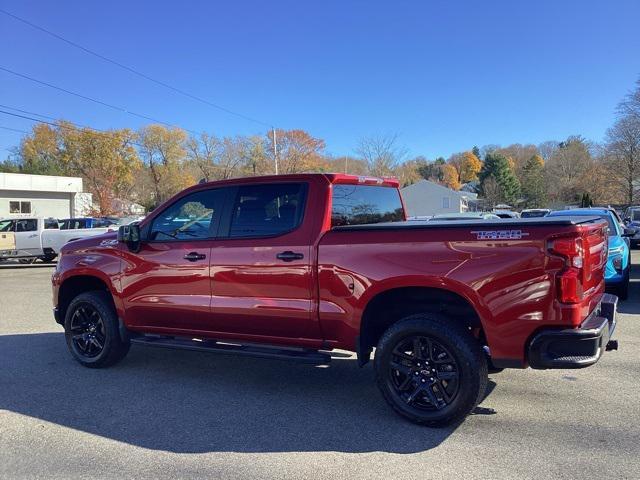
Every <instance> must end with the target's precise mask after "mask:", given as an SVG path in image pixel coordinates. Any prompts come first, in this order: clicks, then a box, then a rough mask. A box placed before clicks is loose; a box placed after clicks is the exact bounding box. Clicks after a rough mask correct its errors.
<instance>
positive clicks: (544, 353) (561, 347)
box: [529, 293, 618, 369]
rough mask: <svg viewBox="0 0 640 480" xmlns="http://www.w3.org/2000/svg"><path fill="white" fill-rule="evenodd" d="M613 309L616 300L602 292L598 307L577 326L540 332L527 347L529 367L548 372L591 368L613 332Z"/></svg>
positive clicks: (616, 305)
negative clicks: (562, 369) (552, 369)
mask: <svg viewBox="0 0 640 480" xmlns="http://www.w3.org/2000/svg"><path fill="white" fill-rule="evenodd" d="M617 308H618V297H616V296H615V295H611V294H609V293H605V294H604V295H603V296H602V300H601V302H600V305H599V306H598V308H596V309H595V310H594V311H593V312H591V314H590V315H589V316H588V317H587V319H586V320H585V321H584V322H583V323H582V325H580V327H578V328H575V329H565V330H550V329H549V330H542V331H541V332H539V333H538V334H537V335H536V336H535V337H533V340H531V343H530V344H529V366H531V368H536V369H548V368H584V367H588V366H590V365H593V364H594V363H596V362H597V361H598V360H599V359H600V357H601V356H602V354H603V353H604V351H605V350H606V349H607V345H608V344H609V342H610V340H611V337H612V336H613V332H614V331H615V329H616V310H617ZM611 346H613V343H612V344H611Z"/></svg>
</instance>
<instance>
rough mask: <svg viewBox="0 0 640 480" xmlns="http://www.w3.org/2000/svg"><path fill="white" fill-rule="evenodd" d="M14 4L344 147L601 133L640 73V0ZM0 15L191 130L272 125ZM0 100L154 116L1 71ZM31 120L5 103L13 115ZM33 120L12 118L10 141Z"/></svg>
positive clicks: (61, 79)
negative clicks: (367, 139)
mask: <svg viewBox="0 0 640 480" xmlns="http://www.w3.org/2000/svg"><path fill="white" fill-rule="evenodd" d="M0 8H3V9H5V10H8V11H10V12H12V13H14V14H16V15H18V16H21V17H23V18H26V19H27V20H30V21H32V22H33V23H36V24H38V25H40V26H42V27H45V28H47V29H49V30H52V31H54V32H56V33H58V34H60V35H62V36H64V37H66V38H68V39H70V40H73V41H75V42H78V43H80V44H82V45H84V46H86V47H88V48H91V49H93V50H95V51H97V52H99V53H102V54H103V55H106V56H108V57H111V58H113V59H116V60H118V61H120V62H122V63H124V64H126V65H130V66H132V67H135V68H137V69H139V70H141V71H143V72H145V73H147V74H149V75H151V76H153V77H155V78H158V79H160V80H163V81H165V82H167V83H170V84H172V85H175V86H178V87H180V88H182V89H184V90H187V91H189V92H191V93H193V94H196V95H198V96H201V97H204V98H206V99H208V100H210V101H212V102H215V103H217V104H220V105H223V106H225V107H227V108H229V109H232V110H235V111H238V112H241V113H243V114H245V115H248V116H251V117H254V118H257V119H260V120H262V121H264V122H266V123H268V124H275V125H276V126H277V127H280V128H286V129H289V128H302V129H305V130H307V131H309V132H310V133H311V134H312V135H314V136H317V137H320V138H323V139H324V140H325V141H326V142H327V151H328V152H329V153H332V154H334V155H345V154H347V155H348V154H352V153H353V151H354V149H355V147H356V144H357V141H358V139H359V138H361V137H363V136H367V135H371V134H380V133H397V134H399V139H400V142H401V143H402V144H403V145H405V146H406V147H407V148H408V150H409V152H410V154H411V155H425V156H427V157H429V158H434V157H436V156H440V155H442V156H448V155H449V154H451V153H452V152H456V151H461V150H465V149H468V148H470V147H471V146H473V145H479V146H482V145H485V144H490V143H492V144H502V145H507V144H510V143H514V142H521V143H529V142H531V143H539V142H542V141H545V140H551V139H558V140H560V139H563V138H566V137H567V136H568V135H572V134H581V135H583V136H585V137H587V138H589V139H591V140H594V141H600V140H602V138H603V136H604V133H605V131H606V129H607V127H608V126H609V125H610V124H611V123H612V121H613V116H614V108H615V105H616V103H617V102H618V101H619V100H620V99H621V98H622V96H623V95H624V94H625V93H626V92H627V91H628V90H630V89H631V88H633V86H634V82H635V81H636V79H637V78H639V77H640V35H639V34H638V20H639V19H640V2H638V1H636V0H627V1H624V0H620V1H617V0H607V1H604V0H603V1H595V0H582V1H558V0H553V1H552V0H548V1H547V0H536V1H534V2H532V1H527V2H525V1H514V0H503V1H491V0H486V1H471V0H469V1H454V0H438V1H435V0H414V1H371V0H370V1H344V0H343V1H338V0H324V1H316V2H311V1H300V0H299V1H277V0H272V1H269V2H264V1H253V2H248V1H242V0H234V1H233V2H229V1H224V2H223V1H219V2H210V1H209V2H207V1H201V2H158V1H155V2H151V1H147V2H143V1H136V2H131V1H119V0H118V1H109V2H87V1H86V0H85V1H65V2H49V1H28V0H26V1H21V2H10V1H7V0H0ZM0 32H2V39H3V47H2V49H1V50H0V66H2V67H5V68H9V69H12V70H15V71H18V72H21V73H24V74H27V75H30V76H33V77H35V78H38V79H42V80H45V81H48V82H50V83H52V84H55V85H58V86H61V87H64V88H67V89H69V90H73V91H77V92H79V93H82V94H84V95H88V96H92V97H95V98H98V99H101V100H103V101H106V102H109V103H113V104H116V105H120V106H124V107H126V108H128V109H130V110H132V111H136V112H141V113H144V114H147V115H149V116H151V117H155V118H159V119H162V120H167V121H169V122H170V123H175V124H178V125H180V126H182V127H184V128H187V129H191V130H197V131H201V130H206V131H209V132H212V133H215V134H218V135H234V134H253V133H262V132H264V130H265V127H263V126H262V125H259V124H256V123H252V122H249V121H246V120H244V119H241V118H237V117H234V116H231V115H228V114H226V113H223V112H221V111H218V110H215V109H212V108H210V107H208V106H206V105H203V104H200V103H197V102H194V101H192V100H189V99H186V98H183V97H181V96H179V95H177V94H175V93H172V92H168V91H166V90H164V89H163V88H161V87H159V86H157V85H154V84H152V83H149V82H147V81H145V80H143V79H140V78H138V77H136V76H134V75H132V74H130V73H127V72H125V71H122V70H120V69H118V68H116V67H114V66H113V65H110V64H107V63H104V62H102V61H100V60H98V59H96V58H93V57H91V56H88V55H86V54H85V53H82V52H81V51H78V50H76V49H74V48H72V47H70V46H68V45H66V44H64V43H62V42H60V41H58V40H55V39H53V38H51V37H49V36H47V35H46V34H43V33H41V32H38V31H36V30H33V29H32V28H30V27H28V26H26V25H23V24H21V23H19V22H16V21H15V20H13V19H10V18H8V17H6V16H5V15H0ZM0 104H5V105H10V106H13V107H17V108H22V109H24V110H30V111H34V112H37V113H41V114H46V115H50V116H53V117H64V118H66V119H69V120H71V121H74V122H77V123H81V124H86V125H90V126H93V127H95V128H101V129H106V128H116V127H131V128H135V127H138V126H140V125H142V124H144V123H146V122H144V121H143V120H140V119H137V118H134V117H131V116H128V115H126V114H124V113H119V112H116V111H112V110H109V109H107V108H104V107H101V106H99V105H95V104H92V103H88V102H86V101H84V100H81V99H78V98H74V97H70V96H68V95H66V94H64V93H60V92H56V91H53V90H50V89H48V88H46V87H43V86H38V85H35V84H32V83H29V82H27V81H25V80H22V79H17V78H15V77H13V76H11V75H9V74H7V73H4V72H1V71H0ZM147 123H148V122H147ZM30 125H31V122H28V121H24V120H19V119H12V118H9V117H6V116H5V115H0V126H4V127H11V128H17V129H23V130H28V129H29V127H30ZM19 138H20V134H17V133H13V132H8V131H6V130H0V150H1V149H6V148H9V147H11V146H13V145H15V144H17V143H18V141H19ZM6 153H7V152H6V151H4V152H2V154H0V158H2V157H4V154H6Z"/></svg>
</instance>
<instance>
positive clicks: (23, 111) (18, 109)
mask: <svg viewBox="0 0 640 480" xmlns="http://www.w3.org/2000/svg"><path fill="white" fill-rule="evenodd" d="M0 108H8V109H9V110H13V111H15V112H20V113H26V114H27V115H35V116H36V117H42V118H46V119H48V120H53V121H57V120H58V119H57V118H55V117H50V116H48V115H42V114H41V113H35V112H30V111H28V110H22V109H20V108H16V107H10V106H9V105H3V104H2V103H0ZM70 123H71V122H70ZM81 126H82V125H81Z"/></svg>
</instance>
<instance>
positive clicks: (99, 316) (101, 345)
mask: <svg viewBox="0 0 640 480" xmlns="http://www.w3.org/2000/svg"><path fill="white" fill-rule="evenodd" d="M64 334H65V338H66V340H67V347H68V348H69V351H70V352H71V355H72V356H73V358H75V359H76V360H77V361H78V362H79V363H80V364H81V365H83V366H85V367H89V368H103V367H109V366H111V365H115V364H116V363H118V362H119V361H120V360H122V359H123V358H124V357H125V356H126V355H127V353H128V352H129V347H130V346H131V344H130V343H129V342H128V341H123V340H122V339H121V338H120V331H119V328H118V317H117V315H116V312H115V308H114V307H113V302H112V300H111V297H110V296H109V294H108V293H106V292H101V291H93V292H86V293H81V294H80V295H78V296H77V297H75V298H74V299H73V300H72V301H71V303H70V304H69V307H68V308H67V312H66V315H65V320H64Z"/></svg>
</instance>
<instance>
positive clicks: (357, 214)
mask: <svg viewBox="0 0 640 480" xmlns="http://www.w3.org/2000/svg"><path fill="white" fill-rule="evenodd" d="M404 219H405V218H404V208H403V207H402V201H401V200H400V192H399V191H398V189H397V188H393V187H383V186H378V185H346V184H334V185H333V186H332V195H331V226H332V227H339V226H343V225H363V224H371V223H382V222H401V221H404Z"/></svg>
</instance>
